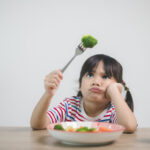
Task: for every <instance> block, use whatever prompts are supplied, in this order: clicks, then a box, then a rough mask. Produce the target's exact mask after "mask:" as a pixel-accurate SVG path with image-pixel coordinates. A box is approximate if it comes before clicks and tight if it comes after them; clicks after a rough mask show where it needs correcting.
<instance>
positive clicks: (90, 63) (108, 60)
mask: <svg viewBox="0 0 150 150" xmlns="http://www.w3.org/2000/svg"><path fill="white" fill-rule="evenodd" d="M100 61H103V63H104V69H105V73H106V75H107V76H108V77H109V78H111V77H114V78H115V79H116V81H117V82H118V83H121V84H122V85H123V86H124V88H125V90H126V91H127V93H126V97H125V101H126V103H127V104H128V106H129V107H130V109H131V110H132V111H133V110H134V105H133V99H132V95H131V93H130V91H129V89H128V87H127V86H126V84H125V82H124V81H123V79H122V72H123V69H122V66H121V64H120V63H119V62H118V61H117V60H115V59H114V58H112V57H110V56H107V55H104V54H97V55H94V56H92V57H90V58H88V59H87V60H86V61H85V63H84V64H83V66H82V69H81V72H80V77H79V86H80V87H81V82H82V77H83V76H84V75H85V74H86V73H91V72H93V69H95V68H96V67H97V66H98V64H99V62H100ZM77 96H79V97H82V93H81V91H78V93H77Z"/></svg>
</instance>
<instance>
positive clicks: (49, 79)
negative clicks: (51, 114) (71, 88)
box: [44, 70, 63, 96]
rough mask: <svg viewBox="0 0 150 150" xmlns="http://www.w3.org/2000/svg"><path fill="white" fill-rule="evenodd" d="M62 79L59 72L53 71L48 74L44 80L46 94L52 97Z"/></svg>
mask: <svg viewBox="0 0 150 150" xmlns="http://www.w3.org/2000/svg"><path fill="white" fill-rule="evenodd" d="M62 79H63V74H62V72H61V70H55V71H53V72H51V73H49V74H48V75H47V76H46V77H45V80H44V86H45V90H46V92H47V93H48V94H50V95H51V96H53V95H54V94H55V92H56V90H57V89H58V87H59V85H60V81H61V80H62Z"/></svg>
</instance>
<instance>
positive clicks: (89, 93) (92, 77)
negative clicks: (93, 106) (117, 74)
mask: <svg viewBox="0 0 150 150" xmlns="http://www.w3.org/2000/svg"><path fill="white" fill-rule="evenodd" d="M112 82H116V80H115V79H114V77H111V78H108V76H107V75H106V74H105V70H104V64H103V61H100V62H99V64H98V66H97V68H96V69H95V70H93V72H91V73H86V74H85V75H84V76H83V77H82V81H81V87H80V91H81V93H82V96H83V99H84V101H90V102H92V101H93V102H96V103H101V102H102V103H105V104H108V102H109V100H108V99H107V98H106V89H107V87H108V86H109V85H110V84H111V83H112Z"/></svg>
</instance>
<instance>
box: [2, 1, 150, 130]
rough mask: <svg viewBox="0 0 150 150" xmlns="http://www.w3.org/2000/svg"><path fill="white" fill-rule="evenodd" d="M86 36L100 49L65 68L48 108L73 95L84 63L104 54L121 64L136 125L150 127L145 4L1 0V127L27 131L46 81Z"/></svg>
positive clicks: (149, 12)
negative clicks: (95, 55)
mask: <svg viewBox="0 0 150 150" xmlns="http://www.w3.org/2000/svg"><path fill="white" fill-rule="evenodd" d="M86 34H91V35H92V36H94V37H96V38H97V39H98V44H97V45H96V46H95V47H94V48H92V49H87V51H86V52H85V53H83V54H82V55H80V56H78V57H76V59H75V60H74V61H73V62H72V64H71V65H70V66H69V67H68V68H67V70H66V71H65V73H64V74H63V76H64V78H63V81H62V82H61V84H60V87H59V89H58V91H57V93H56V95H55V96H54V97H53V100H52V102H51V106H54V105H57V104H58V103H59V102H60V101H62V100H63V99H64V98H65V97H68V96H72V95H76V92H77V90H78V78H79V73H80V70H81V66H82V64H83V62H84V61H85V60H86V59H87V58H88V57H90V56H92V55H94V54H102V53H103V54H107V55H110V56H112V57H114V58H116V59H117V60H118V61H119V62H120V63H121V64H122V66H123V68H124V75H123V77H124V80H125V82H126V83H127V86H128V87H129V88H130V90H131V92H132V95H133V98H134V104H135V115H136V118H137V120H138V125H139V127H150V117H149V114H150V109H149V108H150V96H149V95H150V94H149V93H150V92H149V90H150V87H149V84H150V69H149V68H150V67H149V64H150V52H149V51H150V1H149V0H0V126H30V117H31V113H32V111H33V108H34V107H35V105H36V104H37V102H38V101H39V99H40V97H41V96H42V94H43V92H44V82H43V81H44V78H45V76H46V75H47V74H48V73H50V72H51V71H53V70H56V69H61V68H62V67H63V66H64V65H65V64H66V63H67V62H68V61H69V59H70V58H71V57H72V56H73V55H74V52H75V48H76V47H77V45H78V44H79V43H80V41H81V37H82V36H83V35H86Z"/></svg>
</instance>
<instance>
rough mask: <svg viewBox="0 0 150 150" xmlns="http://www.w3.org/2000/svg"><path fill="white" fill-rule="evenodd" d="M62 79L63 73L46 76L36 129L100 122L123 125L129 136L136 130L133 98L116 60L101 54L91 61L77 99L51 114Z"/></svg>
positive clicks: (34, 117) (35, 114) (84, 70)
mask: <svg viewBox="0 0 150 150" xmlns="http://www.w3.org/2000/svg"><path fill="white" fill-rule="evenodd" d="M62 79H63V75H62V72H61V70H56V71H53V72H51V73H50V74H48V75H47V76H46V78H45V93H44V94H43V96H42V98H41V99H40V101H39V102H38V104H37V105H36V107H35V109H34V111H33V113H32V117H31V127H32V128H34V129H44V128H46V126H47V125H48V124H50V123H56V122H63V121H99V122H110V123H118V124H121V125H123V126H124V127H125V131H126V132H134V131H135V130H136V128H137V122H136V118H135V116H134V114H133V101H132V96H131V94H130V91H129V89H128V88H127V87H126V84H125V82H124V81H123V79H122V66H121V65H120V63H119V62H117V61H116V60H115V59H114V58H112V57H109V56H106V55H103V54H101V55H100V54H99V55H94V56H92V57H90V58H89V59H87V60H86V61H85V63H84V64H83V67H82V69H81V73H80V78H79V92H78V93H77V96H73V97H70V98H66V99H65V100H64V101H62V102H61V103H60V104H59V105H58V106H57V107H53V108H51V109H50V110H48V107H49V104H50V101H51V99H52V97H53V96H54V94H55V92H56V90H57V88H58V86H59V84H60V82H61V80H62ZM123 87H124V89H125V90H126V98H125V100H124V98H123V96H122V94H121V93H122V88H123Z"/></svg>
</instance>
